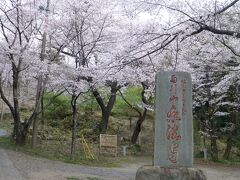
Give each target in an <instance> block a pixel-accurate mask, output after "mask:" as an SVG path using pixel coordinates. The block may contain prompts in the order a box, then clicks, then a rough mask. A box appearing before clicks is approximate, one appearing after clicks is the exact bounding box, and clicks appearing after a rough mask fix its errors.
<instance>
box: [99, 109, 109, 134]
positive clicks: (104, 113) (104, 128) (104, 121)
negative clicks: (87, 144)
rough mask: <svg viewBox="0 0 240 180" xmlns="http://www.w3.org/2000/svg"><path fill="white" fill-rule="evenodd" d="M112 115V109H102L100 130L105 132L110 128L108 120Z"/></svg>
mask: <svg viewBox="0 0 240 180" xmlns="http://www.w3.org/2000/svg"><path fill="white" fill-rule="evenodd" d="M109 117H110V111H109V110H108V109H104V110H103V111H102V121H101V127H100V132H101V133H103V134H105V133H106V131H107V128H108V121H109Z"/></svg>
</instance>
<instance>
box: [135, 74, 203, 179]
mask: <svg viewBox="0 0 240 180" xmlns="http://www.w3.org/2000/svg"><path fill="white" fill-rule="evenodd" d="M154 127H155V133H154V134H155V137H154V160H153V166H146V167H141V168H139V170H138V172H137V175H136V179H137V180H147V179H151V180H157V179H158V180H159V179H173V180H177V179H183V180H185V179H196V180H199V179H200V180H202V179H206V177H205V175H204V174H203V172H202V171H201V170H198V169H194V168H192V164H193V118H192V85H191V76H190V74H189V73H186V72H174V71H168V72H159V73H157V75H156V97H155V124H154Z"/></svg>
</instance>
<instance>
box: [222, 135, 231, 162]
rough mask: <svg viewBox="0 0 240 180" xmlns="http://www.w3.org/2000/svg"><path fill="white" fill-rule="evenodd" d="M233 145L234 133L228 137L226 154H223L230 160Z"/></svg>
mask: <svg viewBox="0 0 240 180" xmlns="http://www.w3.org/2000/svg"><path fill="white" fill-rule="evenodd" d="M232 145H233V137H232V135H229V136H228V138H227V147H226V149H225V152H224V155H223V158H224V159H227V160H229V158H230V154H231V150H232Z"/></svg>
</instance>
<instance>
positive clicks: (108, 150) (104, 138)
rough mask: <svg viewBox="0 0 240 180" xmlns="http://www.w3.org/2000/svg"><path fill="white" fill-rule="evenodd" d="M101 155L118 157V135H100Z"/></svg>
mask: <svg viewBox="0 0 240 180" xmlns="http://www.w3.org/2000/svg"><path fill="white" fill-rule="evenodd" d="M100 154H111V155H114V156H117V135H109V134H100Z"/></svg>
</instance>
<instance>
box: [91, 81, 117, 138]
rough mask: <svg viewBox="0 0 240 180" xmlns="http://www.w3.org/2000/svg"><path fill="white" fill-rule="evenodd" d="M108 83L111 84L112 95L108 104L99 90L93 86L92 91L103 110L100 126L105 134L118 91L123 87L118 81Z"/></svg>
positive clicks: (100, 129)
mask: <svg viewBox="0 0 240 180" xmlns="http://www.w3.org/2000/svg"><path fill="white" fill-rule="evenodd" d="M108 83H109V84H110V85H109V86H110V87H111V95H110V98H109V100H108V103H107V106H105V103H104V101H103V98H102V97H101V95H100V94H99V92H98V90H97V89H96V88H93V87H92V93H93V95H94V97H95V99H96V100H97V103H98V105H99V106H100V108H101V111H102V121H101V124H100V126H99V131H100V132H101V133H103V134H104V133H106V131H107V128H108V122H109V117H110V114H111V111H112V109H113V106H114V104H115V101H116V93H117V91H118V90H119V89H120V88H121V86H119V85H118V84H117V82H108Z"/></svg>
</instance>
